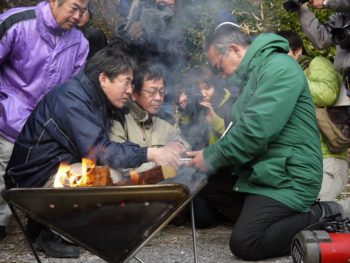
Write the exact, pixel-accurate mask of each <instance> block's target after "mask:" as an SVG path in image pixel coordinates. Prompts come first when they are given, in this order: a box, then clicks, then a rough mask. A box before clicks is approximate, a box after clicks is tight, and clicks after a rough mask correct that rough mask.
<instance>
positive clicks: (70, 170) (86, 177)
mask: <svg viewBox="0 0 350 263" xmlns="http://www.w3.org/2000/svg"><path fill="white" fill-rule="evenodd" d="M95 167H96V163H95V162H94V161H93V160H90V159H88V158H83V159H82V162H81V165H80V164H77V165H76V166H74V165H72V166H71V165H69V164H67V163H61V164H60V166H59V167H58V171H57V173H56V175H55V181H54V187H56V188H59V187H79V186H92V185H93V184H94V178H93V176H92V173H93V171H94V169H95ZM79 168H81V169H79Z"/></svg>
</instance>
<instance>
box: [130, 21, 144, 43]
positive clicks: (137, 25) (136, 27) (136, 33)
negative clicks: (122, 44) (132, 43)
mask: <svg viewBox="0 0 350 263" xmlns="http://www.w3.org/2000/svg"><path fill="white" fill-rule="evenodd" d="M128 35H129V37H130V39H131V40H139V39H141V38H142V37H143V35H144V30H143V26H142V24H141V22H139V21H136V22H134V23H133V24H132V25H131V26H130V28H129V30H128Z"/></svg>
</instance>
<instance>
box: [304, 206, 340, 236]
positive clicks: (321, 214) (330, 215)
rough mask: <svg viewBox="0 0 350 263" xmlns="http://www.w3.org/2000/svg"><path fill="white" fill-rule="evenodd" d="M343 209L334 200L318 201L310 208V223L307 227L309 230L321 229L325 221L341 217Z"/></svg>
mask: <svg viewBox="0 0 350 263" xmlns="http://www.w3.org/2000/svg"><path fill="white" fill-rule="evenodd" d="M343 214H344V209H343V207H342V206H341V205H340V204H339V203H338V202H335V201H318V202H316V203H315V204H314V205H313V206H312V207H311V210H310V215H311V217H312V220H311V221H312V223H311V224H310V225H309V226H308V227H307V229H309V230H316V229H323V228H324V225H325V223H327V222H330V221H336V220H340V219H342V218H343Z"/></svg>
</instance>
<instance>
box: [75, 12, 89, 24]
mask: <svg viewBox="0 0 350 263" xmlns="http://www.w3.org/2000/svg"><path fill="white" fill-rule="evenodd" d="M85 12H87V11H85ZM83 14H84V11H82V10H80V9H77V10H75V12H74V13H73V16H72V18H73V19H74V20H75V22H76V23H79V22H80V20H81V18H82V17H83Z"/></svg>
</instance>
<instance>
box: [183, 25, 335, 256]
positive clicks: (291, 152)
mask: <svg viewBox="0 0 350 263" xmlns="http://www.w3.org/2000/svg"><path fill="white" fill-rule="evenodd" d="M206 51H207V53H208V59H209V61H210V63H211V65H212V66H213V67H215V68H216V69H217V70H219V71H221V72H222V75H223V76H226V77H232V79H231V80H232V82H233V84H234V85H235V86H237V87H239V88H240V95H239V97H238V99H237V100H236V102H235V103H234V105H233V107H232V111H231V114H232V126H231V127H230V129H229V131H228V132H227V133H226V134H225V136H224V137H222V138H221V139H220V140H219V141H217V142H216V143H215V144H213V145H210V146H208V147H207V148H206V149H204V150H202V151H198V152H189V153H188V154H189V155H190V156H192V157H193V158H194V159H193V161H192V163H190V165H192V166H194V167H196V168H198V169H200V170H202V171H208V172H209V173H211V172H214V171H218V170H219V169H222V168H225V169H226V170H227V168H228V167H231V170H232V173H217V172H216V173H215V176H213V177H215V179H214V178H213V177H212V178H210V179H211V180H213V181H215V186H214V187H213V188H212V189H210V185H211V180H209V184H208V188H209V190H208V189H207V192H208V193H209V194H208V195H207V196H206V197H207V201H209V202H210V203H211V204H212V205H213V206H214V207H215V208H216V209H217V210H218V211H222V212H223V213H224V214H225V215H226V216H227V217H228V218H234V217H235V216H237V215H235V214H234V213H235V212H236V211H235V209H231V210H230V209H229V208H230V207H232V208H235V207H237V202H238V201H239V200H241V198H238V196H242V195H243V196H244V203H243V204H242V205H241V209H240V211H239V216H238V219H237V221H236V222H235V224H234V228H233V232H232V235H231V240H230V248H231V251H232V252H233V253H234V254H235V255H236V256H238V257H241V258H243V259H245V260H260V259H264V258H269V257H277V256H282V255H287V254H288V253H289V249H290V243H291V241H292V239H293V237H294V236H295V234H296V233H298V232H299V231H301V230H303V229H305V228H306V227H308V226H310V225H314V224H316V225H317V223H319V221H320V220H321V219H324V217H325V216H328V215H331V214H338V213H341V207H340V206H339V205H337V204H336V203H333V202H316V203H315V201H316V198H317V195H318V193H319V191H320V186H321V183H322V154H321V147H320V141H319V133H318V127H317V122H316V118H315V111H314V106H313V102H312V99H311V95H310V91H309V88H308V84H307V80H306V78H305V75H304V73H303V71H302V69H301V67H300V66H299V65H298V63H297V62H296V61H294V60H293V59H292V58H291V57H289V56H288V55H287V53H288V51H289V45H288V42H287V41H286V40H285V39H284V38H282V37H280V36H277V35H275V34H261V35H259V36H258V37H256V38H255V39H254V40H253V41H251V39H250V37H249V36H247V35H246V34H244V33H243V32H241V31H240V30H239V29H238V28H236V27H233V26H230V25H225V26H222V27H220V28H219V29H218V30H216V31H215V32H214V33H213V34H212V35H210V36H209V38H208V39H207V43H206ZM220 181H221V182H224V183H221V184H220ZM218 182H219V183H218ZM220 185H221V188H220V187H219V186H220ZM228 189H229V190H231V192H232V194H230V193H229V191H228ZM232 189H233V190H232ZM220 195H221V199H220ZM202 197H203V196H202ZM230 198H231V200H230Z"/></svg>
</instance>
